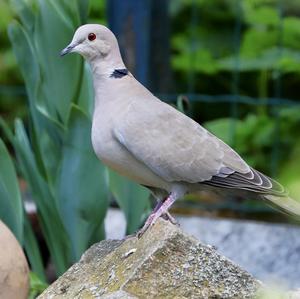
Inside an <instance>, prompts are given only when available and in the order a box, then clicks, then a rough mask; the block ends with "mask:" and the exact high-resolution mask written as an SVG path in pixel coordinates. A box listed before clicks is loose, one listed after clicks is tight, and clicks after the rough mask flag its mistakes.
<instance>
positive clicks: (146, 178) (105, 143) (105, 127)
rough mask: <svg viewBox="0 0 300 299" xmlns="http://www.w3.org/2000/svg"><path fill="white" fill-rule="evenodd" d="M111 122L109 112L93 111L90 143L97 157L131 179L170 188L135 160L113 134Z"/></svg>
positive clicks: (165, 188)
mask: <svg viewBox="0 0 300 299" xmlns="http://www.w3.org/2000/svg"><path fill="white" fill-rule="evenodd" d="M112 132H113V123H112V120H111V119H110V117H109V114H106V113H105V109H104V111H101V113H100V112H99V113H95V114H94V118H93V125H92V144H93V148H94V151H95V153H96V155H97V157H98V158H99V159H100V160H101V161H102V162H103V163H104V164H105V165H106V166H108V167H109V168H111V169H112V170H114V171H116V172H117V173H119V174H121V175H123V176H126V177H128V178H130V179H132V180H133V181H135V182H137V183H139V184H141V185H145V186H149V187H156V188H160V189H164V190H167V191H170V190H171V184H170V183H169V182H166V181H164V180H163V179H162V178H160V177H159V176H157V175H156V174H155V173H154V172H153V171H152V170H151V169H150V168H148V167H147V166H146V165H145V164H143V163H142V162H140V161H139V160H137V159H136V158H135V157H134V156H133V155H132V154H131V153H130V152H129V151H128V150H127V149H126V148H125V147H124V146H123V145H122V144H120V143H119V141H118V140H117V139H116V138H115V137H114V136H113V133H112Z"/></svg>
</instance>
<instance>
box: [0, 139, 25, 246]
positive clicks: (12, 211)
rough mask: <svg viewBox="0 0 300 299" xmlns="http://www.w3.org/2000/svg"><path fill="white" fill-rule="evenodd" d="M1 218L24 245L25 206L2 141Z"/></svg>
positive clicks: (0, 176) (0, 157)
mask: <svg viewBox="0 0 300 299" xmlns="http://www.w3.org/2000/svg"><path fill="white" fill-rule="evenodd" d="M0 165H1V168H0V218H1V219H2V220H3V221H4V222H5V223H6V224H7V226H8V227H9V228H10V229H11V230H12V232H13V233H14V235H15V236H16V238H17V239H18V240H19V242H20V243H21V244H23V206H22V199H21V194H20V189H19V185H18V180H17V175H16V172H15V168H14V165H13V162H12V160H11V158H10V155H9V153H8V151H7V149H6V147H5V144H4V143H3V141H2V140H1V139H0Z"/></svg>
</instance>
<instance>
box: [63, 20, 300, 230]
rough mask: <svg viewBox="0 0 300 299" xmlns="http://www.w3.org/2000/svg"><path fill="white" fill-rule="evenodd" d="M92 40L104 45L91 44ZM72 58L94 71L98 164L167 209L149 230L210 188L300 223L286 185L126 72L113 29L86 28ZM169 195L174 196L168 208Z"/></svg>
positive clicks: (298, 209)
mask: <svg viewBox="0 0 300 299" xmlns="http://www.w3.org/2000/svg"><path fill="white" fill-rule="evenodd" d="M90 33H94V34H96V36H97V38H96V39H95V40H93V41H89V40H88V38H87V37H88V35H89V34H90ZM74 45H75V46H74ZM67 49H70V50H67ZM68 51H69V52H78V53H80V54H81V55H82V56H84V57H85V58H86V60H87V61H88V62H89V63H90V65H91V68H92V72H93V81H94V89H95V109H94V116H93V128H92V143H93V147H94V150H95V152H96V154H97V156H98V157H99V158H100V159H101V160H102V161H103V163H105V164H106V165H108V166H109V167H111V168H112V169H114V170H116V171H117V172H119V173H120V174H122V175H125V176H127V177H129V178H131V179H133V180H135V181H136V182H138V183H140V184H142V185H145V186H147V187H148V188H150V189H151V190H152V191H153V193H154V195H155V196H156V197H157V198H158V200H159V201H160V204H159V205H158V207H157V209H156V211H155V212H154V213H153V215H152V216H153V217H152V218H151V217H150V218H151V219H150V218H149V219H148V221H147V223H146V225H145V226H147V225H148V226H149V225H151V224H152V223H153V222H154V221H155V219H157V217H158V216H160V215H161V214H162V213H166V212H167V210H168V208H169V207H170V206H171V204H172V203H173V201H174V200H176V199H177V198H179V197H182V196H183V195H184V194H186V193H188V192H193V191H197V190H202V189H205V188H206V187H209V188H210V189H211V188H218V189H219V188H224V189H228V190H231V191H233V190H236V191H237V192H239V191H247V192H251V193H252V194H257V195H258V196H260V197H261V198H264V199H268V200H270V201H272V202H273V203H276V204H277V205H279V206H280V207H281V208H283V209H285V210H286V211H288V212H289V213H293V214H297V215H300V204H299V202H297V201H295V200H292V199H290V198H289V197H287V193H286V191H285V190H284V188H283V187H282V186H281V185H280V184H279V183H277V182H276V181H274V180H272V179H271V178H269V177H267V176H265V175H263V174H262V173H260V172H259V171H257V170H254V169H253V168H251V167H250V166H248V165H247V163H246V162H245V161H244V160H243V159H242V158H241V157H240V156H239V155H238V154H237V153H236V152H235V151H234V150H233V149H232V148H230V147H229V146H228V145H226V144H225V143H224V142H223V141H221V140H220V139H218V138H217V137H216V136H214V135H212V134H211V133H209V132H208V131H207V130H206V129H204V128H203V127H201V126H200V125H199V124H198V123H196V122H195V121H194V120H192V119H191V118H189V117H187V116H186V115H184V114H183V113H181V112H179V111H177V110H176V109H174V108H173V107H171V106H170V105H168V104H166V103H164V102H162V101H160V100H159V99H158V98H156V97H155V96H154V95H153V94H152V93H151V92H150V91H148V90H147V89H146V88H145V87H144V86H142V85H141V84H140V83H139V82H138V81H137V80H136V79H135V78H134V77H133V76H132V74H130V73H129V72H127V71H124V70H126V68H125V66H124V63H123V61H122V58H121V55H120V52H119V47H118V43H117V40H116V38H115V36H114V35H113V33H112V32H111V31H110V30H109V29H108V28H106V27H104V26H101V25H84V26H82V27H80V28H79V29H78V30H77V31H76V33H75V35H74V37H73V40H72V42H71V44H70V45H69V46H68V47H67V48H66V49H65V50H63V52H62V53H63V54H66V52H68ZM118 70H123V71H121V72H119V71H118ZM166 194H170V195H169V197H168V199H166V200H164V199H163V196H165V195H166ZM169 199H170V200H169ZM133 208H134V207H133ZM154 214H155V215H154ZM153 219H154V220H153ZM148 226H147V227H148ZM147 227H144V230H145V229H147Z"/></svg>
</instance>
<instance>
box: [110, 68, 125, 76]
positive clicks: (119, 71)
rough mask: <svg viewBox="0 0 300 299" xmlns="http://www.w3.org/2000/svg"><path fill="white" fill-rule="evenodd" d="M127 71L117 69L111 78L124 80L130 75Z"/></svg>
mask: <svg viewBox="0 0 300 299" xmlns="http://www.w3.org/2000/svg"><path fill="white" fill-rule="evenodd" d="M128 73H129V72H128V70H127V69H115V70H114V71H113V72H112V74H111V75H110V77H111V78H122V77H124V76H126V75H128Z"/></svg>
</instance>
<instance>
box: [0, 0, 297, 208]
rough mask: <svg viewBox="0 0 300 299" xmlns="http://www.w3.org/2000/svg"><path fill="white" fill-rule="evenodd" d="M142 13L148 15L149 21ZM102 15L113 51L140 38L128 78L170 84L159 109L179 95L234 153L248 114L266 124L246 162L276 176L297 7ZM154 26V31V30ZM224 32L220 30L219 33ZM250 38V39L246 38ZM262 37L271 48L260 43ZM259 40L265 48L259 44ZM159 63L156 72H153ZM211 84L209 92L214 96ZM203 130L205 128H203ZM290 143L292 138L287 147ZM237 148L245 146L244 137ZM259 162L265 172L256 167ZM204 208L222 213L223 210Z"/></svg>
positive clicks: (230, 5)
mask: <svg viewBox="0 0 300 299" xmlns="http://www.w3.org/2000/svg"><path fill="white" fill-rule="evenodd" d="M116 7H118V8H119V9H116ZM120 7H121V8H122V9H120ZM154 8H155V9H154ZM147 10H151V12H152V13H149V11H148V12H147ZM145 12H147V13H145ZM154 12H155V14H159V12H160V15H159V20H157V17H155V15H153V13H154ZM166 13H167V14H168V18H166V19H164V18H163V17H162V16H165V14H166ZM107 14H108V16H109V17H108V18H109V23H110V25H111V27H112V29H113V31H114V32H115V33H117V35H119V37H120V36H121V38H120V39H121V44H123V45H124V39H125V47H126V46H127V47H128V48H130V43H131V41H130V42H128V39H131V38H132V36H131V35H126V34H123V36H122V32H120V31H121V30H120V28H125V27H126V28H129V31H132V34H133V35H143V38H136V43H135V44H134V49H133V52H134V51H138V53H135V55H136V56H135V59H136V63H135V64H134V66H133V68H134V71H133V73H135V74H136V75H137V77H138V78H139V76H140V77H141V78H140V79H141V81H142V82H143V83H145V84H146V85H147V86H150V87H151V78H150V77H151V76H149V74H148V73H150V72H154V76H155V77H161V78H162V79H161V80H165V79H166V78H165V77H168V78H167V80H166V82H171V87H170V88H169V90H171V91H172V92H168V88H166V90H164V88H157V89H156V90H154V91H155V93H156V94H158V95H159V97H160V98H162V99H164V100H165V101H168V102H173V103H176V102H177V101H178V96H179V95H180V94H184V95H185V96H186V98H187V99H188V101H189V103H190V104H191V106H192V108H193V109H192V111H190V112H191V114H192V116H195V118H196V119H197V120H198V121H200V122H202V120H203V122H204V123H205V122H209V121H210V120H213V119H215V118H225V117H226V118H227V119H230V121H227V122H226V126H225V129H223V135H224V134H226V141H229V143H230V145H232V146H233V147H235V148H237V150H239V146H238V145H237V143H238V142H239V140H240V136H239V131H240V127H243V126H247V125H248V123H247V122H243V121H244V119H245V118H247V115H248V114H249V113H248V112H249V111H250V112H251V114H252V115H258V116H260V117H261V118H264V119H268V121H269V122H267V123H264V122H262V123H260V122H259V121H258V125H257V126H253V130H254V131H255V130H260V129H261V128H262V127H260V126H264V125H265V124H266V125H269V123H271V129H270V130H271V131H272V132H271V133H270V134H267V135H266V137H265V138H266V139H268V138H269V139H270V140H268V144H267V146H265V145H262V146H261V147H254V148H253V150H252V151H250V153H248V152H246V154H249V156H251V155H253V156H255V155H257V153H259V155H260V156H261V157H262V158H260V161H259V162H257V166H258V167H259V168H260V167H261V165H263V166H262V167H265V169H263V170H265V171H266V172H267V173H268V174H270V175H273V176H278V173H279V168H280V167H281V166H280V165H281V164H282V160H284V159H285V158H286V157H287V156H288V155H289V153H290V152H291V149H289V150H287V147H289V146H290V147H291V146H293V145H294V144H292V143H291V142H290V143H288V142H286V140H285V139H286V136H282V128H281V127H282V122H283V121H284V119H285V118H284V117H282V115H281V111H282V109H290V110H293V109H298V108H300V107H299V104H300V102H299V101H297V97H298V95H297V93H295V92H290V91H288V92H286V91H287V90H288V89H289V90H290V89H291V88H289V86H290V85H288V84H286V82H283V77H288V78H287V79H285V81H287V80H289V78H293V80H294V81H295V84H294V85H293V84H292V87H294V86H295V85H296V84H297V83H299V77H300V76H299V74H300V38H299V41H295V44H293V45H292V46H293V47H291V44H292V42H291V41H290V39H291V40H292V38H290V35H291V33H290V32H291V31H293V30H294V31H293V32H294V33H293V34H294V35H295V36H300V31H299V29H297V28H296V27H297V25H299V24H300V18H298V14H300V4H297V3H294V2H292V1H283V0H272V1H271V0H270V1H266V0H256V1H251V0H243V1H240V0H232V1H218V0H214V1H208V0H207V1H206V0H187V1H156V0H153V1H140V3H139V5H138V6H137V5H136V3H135V1H126V2H125V1H118V0H115V1H109V5H108V12H107ZM121 15H122V16H121ZM120 16H121V17H120ZM127 16H129V18H128V20H129V21H128V20H127V19H126V18H127ZM146 19H147V20H146ZM130 20H131V21H130ZM154 20H155V22H159V23H155V22H154ZM293 22H294V23H293ZM157 24H158V25H157ZM156 25H157V26H156ZM162 26H163V27H164V26H165V27H164V29H166V30H163V27H162ZM225 27H226V30H223V29H224V28H225ZM249 28H250V29H249ZM295 28H296V29H295ZM299 28H300V27H299ZM154 31H163V35H162V36H161V37H160V38H158V39H157V42H158V43H159V42H160V41H165V40H168V41H169V43H165V42H163V43H161V44H159V45H158V46H157V45H156V46H155V45H154V46H153V45H152V44H151V41H152V34H153V32H154ZM256 32H257V37H256V39H255V38H253V36H254V35H255V33H256ZM262 32H263V33H264V34H262ZM222 35H224V36H222ZM214 36H215V37H214ZM251 36H252V40H251ZM270 36H271V37H272V38H271V41H270V40H268V38H269V37H270ZM126 38H127V39H126ZM120 39H119V40H120ZM122 39H123V40H122ZM264 39H265V40H266V42H265V43H263V42H262V41H264ZM247 40H248V43H247ZM126 41H127V42H126ZM249 41H250V42H249ZM251 41H252V44H251ZM222 42H224V44H226V46H224V45H223V44H222ZM256 43H257V44H262V46H260V49H259V50H257V51H256V50H255V46H257V47H256V48H259V46H258V45H256ZM203 45H204V46H203ZM250 46H253V48H254V50H253V51H252V53H251V55H248V54H249V51H250V50H249V47H250ZM154 47H156V48H154ZM168 47H169V48H170V49H169V48H168ZM247 47H248V50H247ZM263 47H265V48H263ZM122 48H124V47H122ZM153 49H156V50H155V51H161V52H162V53H163V54H162V58H161V59H160V60H158V62H156V65H155V67H154V71H153V63H151V61H153V57H152V56H155V55H160V54H159V53H157V52H155V53H153V51H154V50H153ZM157 49H158V50H157ZM210 52H211V53H212V54H211V53H210ZM139 53H142V54H139ZM216 53H217V54H216ZM220 53H221V54H220ZM123 54H124V53H123ZM126 55H127V54H126V53H125V56H126ZM247 55H248V56H247ZM289 58H290V61H289ZM58 59H59V58H58ZM141 59H142V60H141ZM125 60H126V59H125ZM145 61H146V62H145ZM164 61H169V67H170V72H166V68H168V65H165V64H164V63H165V62H164ZM162 62H163V70H161V67H160V68H159V66H158V64H159V63H162ZM288 63H290V64H288ZM129 68H130V67H129ZM158 69H159V71H157V70H158ZM163 72H164V73H163ZM169 77H170V78H169ZM248 78H250V79H248ZM152 80H153V76H152ZM247 80H249V82H250V84H248V83H247ZM222 81H224V82H225V81H226V88H222ZM178 82H183V83H182V84H181V83H180V84H179V83H178ZM203 82H204V83H203ZM212 82H214V83H215V84H216V88H214V86H213V85H214V84H213V83H212ZM251 82H255V84H256V83H257V85H256V87H255V88H252V87H249V85H251ZM167 84H168V83H166V84H165V85H167ZM224 85H225V84H224ZM283 85H287V86H283ZM256 89H257V90H256ZM249 90H250V92H249ZM3 97H5V98H10V99H13V98H16V97H18V98H20V97H22V98H25V97H26V92H25V90H24V87H22V86H5V85H0V98H3ZM204 106H205V107H206V108H205V109H206V110H207V111H209V112H208V113H206V114H205V115H204V113H203V111H200V112H199V110H201V109H202V108H201V107H204ZM199 107H200V108H199ZM222 109H223V110H224V113H222ZM290 110H289V111H290ZM225 111H226V112H225ZM240 121H242V122H240ZM299 121H300V120H299ZM295 123H296V125H295V126H293V128H294V129H295V128H296V129H297V128H299V122H298V119H296V120H295ZM208 128H211V126H210V125H208ZM224 131H226V133H224ZM214 133H215V132H214ZM252 133H253V134H255V133H256V132H252ZM221 135H222V134H221ZM296 135H297V134H296V133H295V136H296ZM249 136H252V135H251V134H250V135H249ZM249 136H248V138H250V137H249ZM221 137H224V136H221ZM292 138H293V136H292V137H291V138H290V139H292ZM262 139H263V138H262ZM243 141H245V142H246V141H247V137H245V139H243ZM294 143H296V141H295V142H294ZM282 145H284V148H283V147H282ZM287 153H288V154H287ZM242 154H243V151H242ZM263 159H265V164H266V165H267V166H264V163H263V162H261V161H262V160H263ZM250 161H251V157H250ZM266 161H267V162H266ZM254 166H256V165H254ZM225 205H226V206H227V207H228V208H229V209H233V210H234V209H240V210H245V209H246V210H251V209H252V210H253V211H257V210H259V209H260V210H263V211H264V210H265V209H264V208H263V207H262V206H258V207H257V206H253V205H252V206H251V205H247V204H246V205H238V206H235V207H233V206H232V204H231V203H229V202H227V203H226V204H225ZM210 207H213V208H223V207H224V204H222V205H221V206H220V205H219V204H218V207H217V206H213V205H210ZM245 207H246V208H245ZM251 207H252V208H251Z"/></svg>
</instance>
